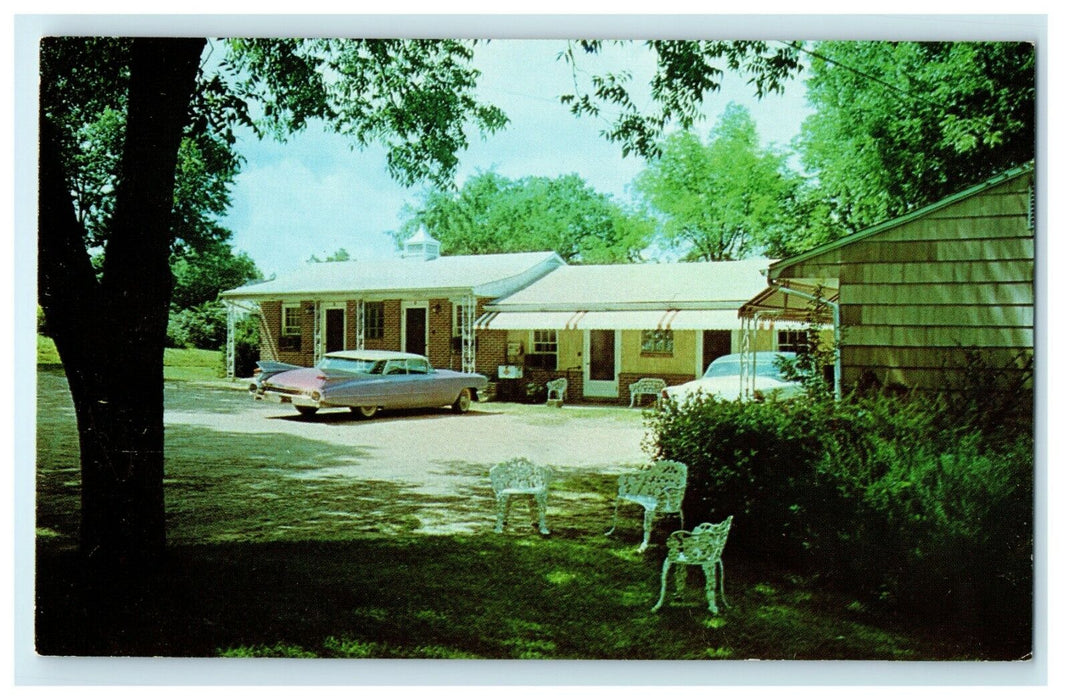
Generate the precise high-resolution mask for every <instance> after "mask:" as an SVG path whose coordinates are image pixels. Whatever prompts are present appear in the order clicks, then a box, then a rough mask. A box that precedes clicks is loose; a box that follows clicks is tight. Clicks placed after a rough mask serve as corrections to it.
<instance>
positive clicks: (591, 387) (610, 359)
mask: <svg viewBox="0 0 1069 700" xmlns="http://www.w3.org/2000/svg"><path fill="white" fill-rule="evenodd" d="M583 335H584V337H583V341H584V342H583V345H584V353H583V354H584V356H585V358H586V361H585V362H584V363H583V394H584V395H585V396H619V394H620V389H619V382H618V381H617V380H618V378H619V367H620V332H619V331H615V330H590V331H586V332H585V333H584V334H583Z"/></svg>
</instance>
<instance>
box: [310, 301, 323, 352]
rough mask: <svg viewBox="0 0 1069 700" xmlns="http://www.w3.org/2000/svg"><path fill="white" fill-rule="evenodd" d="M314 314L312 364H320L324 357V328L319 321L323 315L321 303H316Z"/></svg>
mask: <svg viewBox="0 0 1069 700" xmlns="http://www.w3.org/2000/svg"><path fill="white" fill-rule="evenodd" d="M314 308H315V311H313V313H312V364H318V363H319V360H320V359H322V357H323V328H322V324H321V323H320V320H319V315H320V313H321V310H320V306H319V302H318V301H317V302H316V303H315V307H314Z"/></svg>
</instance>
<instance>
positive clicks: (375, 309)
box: [364, 301, 386, 340]
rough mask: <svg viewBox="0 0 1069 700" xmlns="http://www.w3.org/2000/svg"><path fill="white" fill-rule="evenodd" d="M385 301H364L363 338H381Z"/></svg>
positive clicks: (383, 325)
mask: <svg viewBox="0 0 1069 700" xmlns="http://www.w3.org/2000/svg"><path fill="white" fill-rule="evenodd" d="M384 307H385V302H381V301H366V302H364V339H365V340H382V336H383V331H384V329H385V327H386V322H385V308H384Z"/></svg>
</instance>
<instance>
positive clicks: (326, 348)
mask: <svg viewBox="0 0 1069 700" xmlns="http://www.w3.org/2000/svg"><path fill="white" fill-rule="evenodd" d="M323 326H324V329H323V330H324V332H323V352H324V353H328V352H335V351H337V350H344V349H345V309H326V310H325V311H324V312H323Z"/></svg>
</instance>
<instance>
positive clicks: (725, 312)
mask: <svg viewBox="0 0 1069 700" xmlns="http://www.w3.org/2000/svg"><path fill="white" fill-rule="evenodd" d="M741 326H742V321H740V320H739V312H738V310H736V309H683V310H682V311H676V312H672V313H671V316H670V317H669V318H668V319H667V320H666V325H665V326H664V327H665V328H668V329H670V330H677V331H702V330H709V331H730V330H735V329H737V328H740V327H741Z"/></svg>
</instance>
